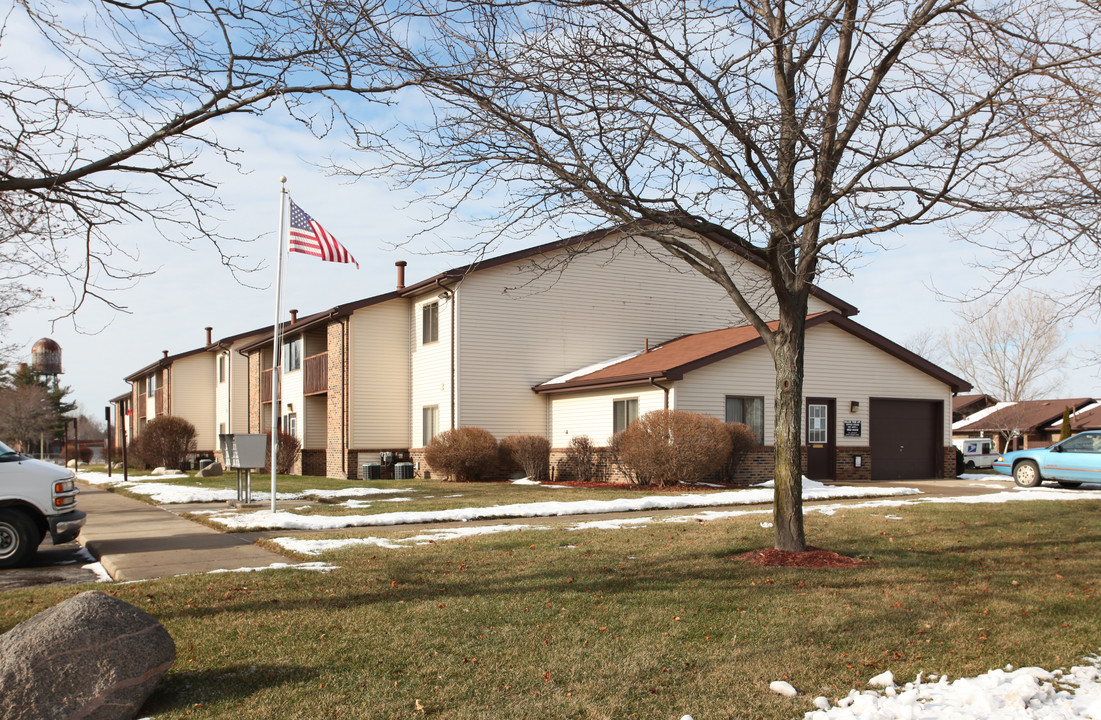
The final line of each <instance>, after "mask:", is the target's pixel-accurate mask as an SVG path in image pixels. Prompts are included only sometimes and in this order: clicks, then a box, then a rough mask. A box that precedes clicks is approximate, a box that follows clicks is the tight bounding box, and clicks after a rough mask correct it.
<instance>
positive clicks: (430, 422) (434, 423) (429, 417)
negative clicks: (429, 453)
mask: <svg viewBox="0 0 1101 720" xmlns="http://www.w3.org/2000/svg"><path fill="white" fill-rule="evenodd" d="M439 432H440V406H439V405H429V406H426V407H424V408H421V445H422V446H425V447H427V446H428V443H430V442H432V438H434V437H436V435H438V434H439Z"/></svg>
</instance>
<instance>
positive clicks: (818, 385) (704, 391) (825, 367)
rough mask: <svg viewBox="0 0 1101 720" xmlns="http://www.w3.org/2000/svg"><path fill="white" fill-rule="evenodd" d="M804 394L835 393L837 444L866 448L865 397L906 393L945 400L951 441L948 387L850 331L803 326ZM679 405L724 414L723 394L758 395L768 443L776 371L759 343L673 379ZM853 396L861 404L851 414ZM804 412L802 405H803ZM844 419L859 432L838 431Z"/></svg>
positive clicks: (867, 403)
mask: <svg viewBox="0 0 1101 720" xmlns="http://www.w3.org/2000/svg"><path fill="white" fill-rule="evenodd" d="M805 368H806V371H805V378H804V380H803V396H804V397H824V398H836V400H837V432H836V438H837V445H838V446H839V447H845V446H850V447H865V446H867V445H868V444H869V442H870V437H869V433H870V424H869V412H870V410H871V403H870V401H869V400H870V398H873V397H876V398H906V399H926V400H942V401H943V402H944V408H945V417H944V444H945V445H947V444H949V442H950V440H951V427H952V423H951V413H952V402H951V400H952V391H951V389H950V388H949V387H948V386H947V385H944V384H943V383H941V382H939V381H937V380H935V379H934V378H932V377H930V376H929V375H926V374H925V373H923V372H921V371H920V370H918V369H917V368H915V367H913V366H912V365H909V364H908V363H905V362H903V361H901V360H899V359H898V358H895V357H893V356H891V355H889V354H887V353H885V352H883V351H882V350H879V349H878V348H876V347H874V346H872V345H869V344H868V343H866V342H864V341H863V340H860V339H858V338H856V337H855V336H853V335H851V334H849V333H847V332H845V331H844V330H841V329H840V328H837V327H835V326H833V325H829V324H825V323H823V324H822V325H818V326H815V327H813V328H811V329H809V330H808V331H807V349H806V364H805ZM676 387H677V400H676V402H677V405H676V407H677V408H678V409H680V410H691V411H693V412H702V413H707V414H708V415H714V416H715V417H717V418H719V419H720V420H723V419H725V417H724V416H725V413H726V407H725V404H724V401H725V398H726V396H727V395H746V396H763V397H764V400H765V444H766V445H771V444H772V443H773V438H774V435H773V425H774V423H775V413H774V407H775V403H774V400H775V371H774V370H773V365H772V358H771V356H770V355H769V354H768V350H766V349H765V348H763V347H760V348H755V349H753V350H749V351H747V352H744V353H741V354H739V355H735V356H733V357H732V358H729V359H727V360H722V361H719V362H717V363H714V364H712V365H707V366H705V367H702V368H699V369H698V370H694V371H692V372H690V373H688V374H687V375H685V377H684V380H682V381H680V382H678V383H677V386H676ZM852 401H856V402H858V403H860V407H859V409H858V410H857V411H856V412H855V413H853V412H850V410H849V407H850V405H849V404H850V403H851V402H852ZM804 413H805V409H804ZM845 420H860V421H861V429H862V430H861V437H858V438H847V437H844V433H842V432H841V425H842V423H843V422H844V421H845Z"/></svg>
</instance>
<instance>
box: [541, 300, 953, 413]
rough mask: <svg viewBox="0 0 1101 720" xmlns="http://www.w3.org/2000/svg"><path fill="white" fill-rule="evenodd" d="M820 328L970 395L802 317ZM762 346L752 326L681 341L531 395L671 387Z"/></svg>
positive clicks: (945, 377)
mask: <svg viewBox="0 0 1101 720" xmlns="http://www.w3.org/2000/svg"><path fill="white" fill-rule="evenodd" d="M825 322H828V323H830V324H832V325H835V326H836V327H838V328H840V329H842V330H845V331H846V332H848V333H851V334H852V335H855V336H856V337H858V338H860V339H861V340H863V341H865V342H867V343H869V344H871V345H873V346H875V347H877V348H879V349H880V350H883V351H884V352H886V353H888V354H890V355H893V356H894V357H896V358H898V359H900V360H902V361H903V362H906V363H909V364H910V365H913V366H914V367H916V368H917V369H919V370H921V371H922V372H925V373H927V374H929V375H931V376H933V377H934V378H936V379H938V380H940V381H941V382H943V383H945V384H946V385H949V386H950V387H951V388H952V390H953V391H954V392H958V391H960V390H970V389H971V386H970V385H969V384H968V383H967V381H965V380H963V379H962V378H959V377H956V376H955V375H953V374H951V373H949V372H948V371H946V370H944V369H942V368H940V367H937V366H936V365H933V364H932V363H931V362H929V361H928V360H925V359H924V358H922V357H920V356H918V355H916V354H914V353H913V352H911V351H909V350H907V349H906V348H904V347H902V346H901V345H898V344H897V343H894V342H892V341H890V340H888V339H887V338H885V337H883V336H882V335H879V334H877V333H875V332H873V331H871V330H869V329H868V328H866V327H864V326H863V325H860V324H858V323H856V322H854V321H852V320H850V319H849V318H847V317H845V316H844V315H841V314H840V313H837V312H833V311H828V312H821V313H815V314H814V315H809V316H807V329H810V328H812V327H814V326H815V325H820V324H822V323H825ZM768 326H769V327H770V328H772V329H774V330H775V329H776V327H777V326H778V323H777V322H771V323H768ZM763 344H764V341H763V340H762V339H761V336H760V335H759V334H758V333H757V330H756V329H755V328H754V327H753V326H752V325H742V326H739V327H732V328H724V329H722V330H711V331H709V332H702V333H695V334H693V335H684V336H682V337H679V338H676V339H674V340H670V341H669V342H666V343H662V344H661V345H659V346H657V347H655V348H653V349H652V350H650V351H649V352H643V353H639V354H638V355H634V356H633V357H629V358H626V359H624V360H621V361H619V362H614V363H612V364H609V365H607V366H604V367H601V368H599V369H596V370H593V371H592V372H588V373H585V374H582V375H571V376H568V377H567V379H565V380H562V381H557V382H556V381H554V380H550V381H547V382H545V383H541V384H539V385H536V386H535V387H534V388H532V389H533V390H534V391H535V392H537V393H548V392H564V391H568V390H573V389H579V388H593V387H608V386H613V385H627V384H637V383H640V382H650V381H666V380H668V381H675V380H680V379H681V378H682V377H683V376H684V374H685V373H687V372H690V371H691V370H695V369H696V368H699V367H703V366H705V365H710V364H711V363H713V362H717V361H719V360H723V359H725V358H728V357H731V356H733V355H737V354H738V353H742V352H745V351H746V350H751V349H753V348H756V347H760V346H761V345H763Z"/></svg>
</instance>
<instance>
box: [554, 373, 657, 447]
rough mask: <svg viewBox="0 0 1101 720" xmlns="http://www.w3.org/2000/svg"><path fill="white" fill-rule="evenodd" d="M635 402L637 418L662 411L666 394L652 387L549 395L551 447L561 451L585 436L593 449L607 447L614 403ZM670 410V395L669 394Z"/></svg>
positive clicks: (610, 432)
mask: <svg viewBox="0 0 1101 720" xmlns="http://www.w3.org/2000/svg"><path fill="white" fill-rule="evenodd" d="M630 398H637V399H638V414H639V415H640V416H641V415H644V414H645V413H648V412H650V411H651V410H661V409H662V408H664V407H665V392H664V391H662V390H660V389H658V388H655V387H653V386H652V385H636V386H628V387H622V388H611V389H606V390H590V391H588V392H579V393H568V394H566V393H563V394H561V395H548V396H547V400H548V402H549V403H550V413H551V430H550V441H551V447H554V448H564V447H567V446H568V445H569V444H570V440H571V439H573V438H575V437H577V436H578V435H587V436H588V437H589V439H590V440H592V442H593V444H594V445H597V446H601V447H603V446H606V445H607V444H608V438H610V437H611V436H612V404H613V403H614V402H615V401H616V400H626V399H630ZM669 402H670V406H672V403H673V393H670V399H669Z"/></svg>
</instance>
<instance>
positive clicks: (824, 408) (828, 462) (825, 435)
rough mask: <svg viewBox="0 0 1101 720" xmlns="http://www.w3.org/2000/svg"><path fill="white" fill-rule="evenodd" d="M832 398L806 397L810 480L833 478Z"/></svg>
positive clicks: (834, 412) (833, 416) (808, 472)
mask: <svg viewBox="0 0 1101 720" xmlns="http://www.w3.org/2000/svg"><path fill="white" fill-rule="evenodd" d="M836 415H837V413H836V410H835V402H834V399H833V398H807V414H806V427H807V477H809V478H810V479H811V480H833V479H835V478H834V475H835V474H836V473H835V468H834V423H835V421H836Z"/></svg>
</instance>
